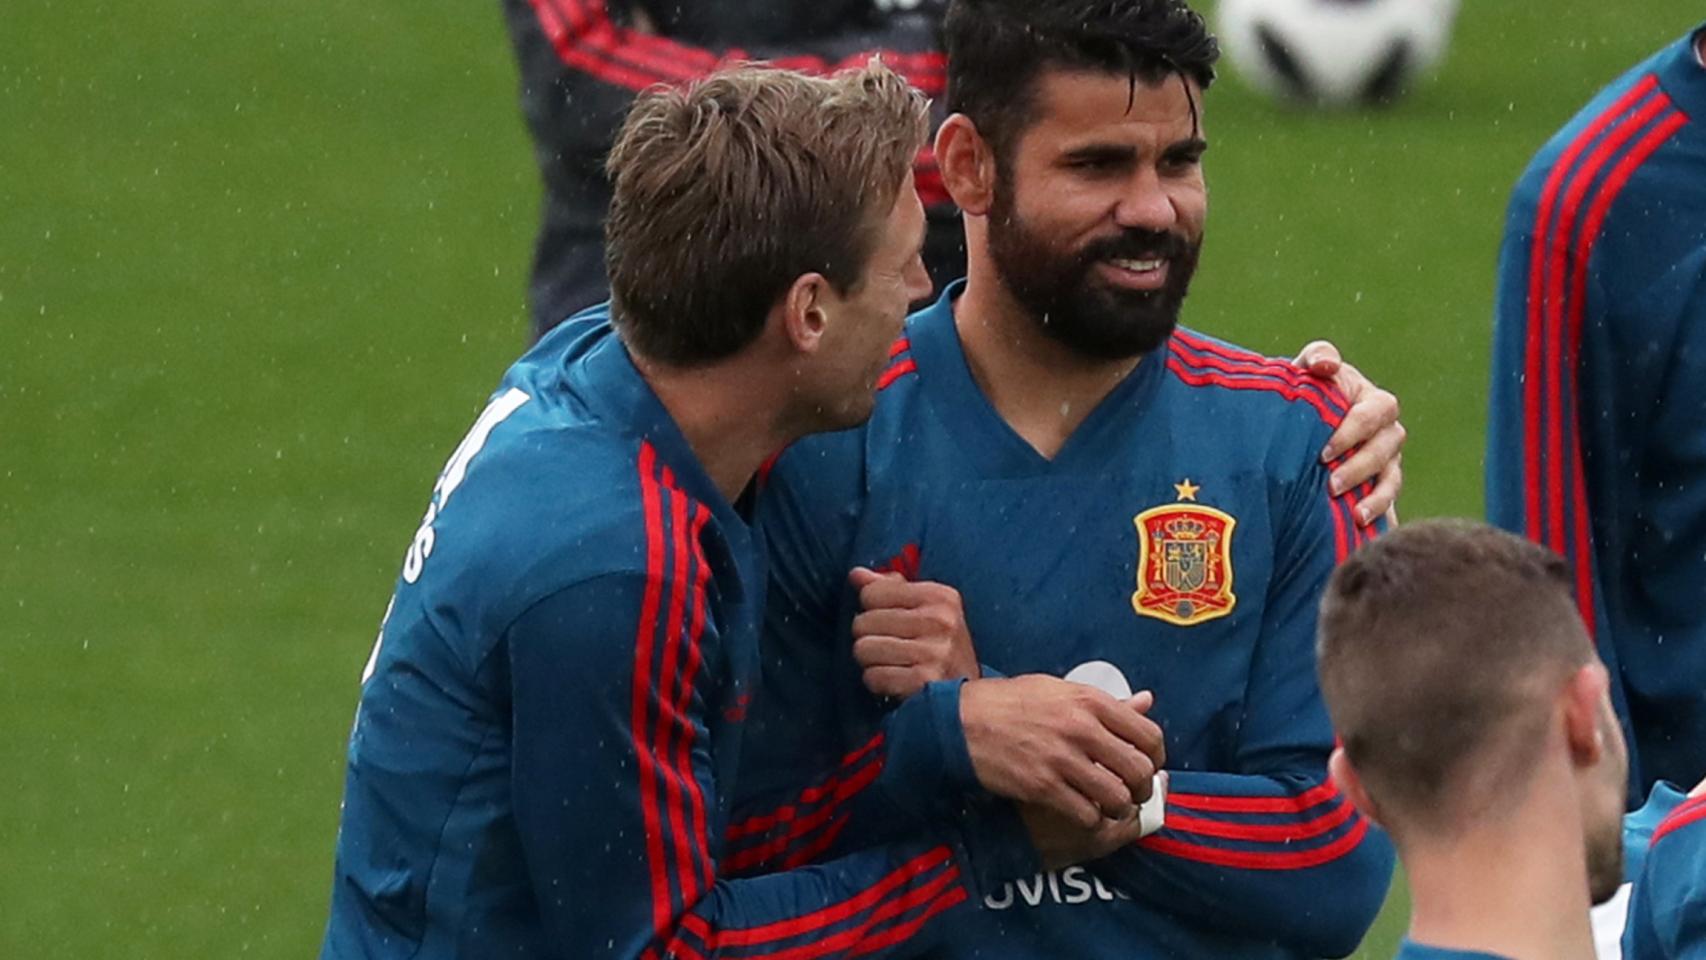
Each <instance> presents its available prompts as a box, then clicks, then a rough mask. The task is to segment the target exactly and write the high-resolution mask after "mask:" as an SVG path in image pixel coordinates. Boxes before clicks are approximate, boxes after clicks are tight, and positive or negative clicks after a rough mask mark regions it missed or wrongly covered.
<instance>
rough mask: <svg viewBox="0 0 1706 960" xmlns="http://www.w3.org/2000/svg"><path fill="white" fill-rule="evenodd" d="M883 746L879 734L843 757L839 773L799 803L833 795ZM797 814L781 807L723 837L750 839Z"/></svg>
mask: <svg viewBox="0 0 1706 960" xmlns="http://www.w3.org/2000/svg"><path fill="white" fill-rule="evenodd" d="M882 745H883V735H882V733H880V732H879V733H878V734H877V735H876V736H873V737H872V738H871V739H869V740H867V741H865V742H864V743H863V744H861V745H860V746H859V747H858V748H857V749H854V750H852V751H851V752H849V753H848V754H847V755H846V756H845V757H842V758H841V762H840V763H839V764H838V765H837V767H836V769H837V771H838V772H837V773H836V774H833V775H831V776H829V777H828V778H826V779H825V780H824V781H823V782H822V783H819V784H815V785H813V786H810V787H807V788H806V789H805V790H803V791H801V793H800V799H799V803H801V804H813V803H816V802H817V801H818V800H819V799H821V798H822V797H824V796H825V795H827V794H830V793H833V792H834V790H835V785H836V784H837V783H839V782H840V778H841V776H843V775H844V774H845V772H846V771H848V770H850V769H852V768H853V767H855V766H857V765H858V764H859V762H860V761H862V760H864V759H865V758H866V757H867V756H869V755H870V754H871V753H872V752H873V751H875V750H877V748H879V747H881V746H882ZM797 814H798V810H797V808H796V807H794V806H793V805H792V804H790V805H788V806H785V807H781V808H779V809H777V810H776V811H774V812H772V813H766V814H760V815H758V816H755V817H748V818H747V819H745V820H742V821H741V822H739V823H737V824H734V825H732V826H730V827H729V828H728V830H726V831H725V832H724V834H723V836H724V837H726V838H727V839H730V840H738V839H740V838H742V837H748V836H751V835H753V834H755V833H763V832H765V831H767V830H769V829H770V828H771V827H774V826H776V825H777V824H780V823H785V822H787V821H788V820H792V819H793V818H794V817H795V816H796V815H797Z"/></svg>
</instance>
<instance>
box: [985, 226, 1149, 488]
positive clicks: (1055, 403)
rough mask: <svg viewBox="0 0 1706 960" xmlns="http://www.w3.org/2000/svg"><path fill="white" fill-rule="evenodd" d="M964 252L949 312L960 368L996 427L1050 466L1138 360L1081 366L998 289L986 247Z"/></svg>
mask: <svg viewBox="0 0 1706 960" xmlns="http://www.w3.org/2000/svg"><path fill="white" fill-rule="evenodd" d="M969 246H971V247H972V248H973V249H974V250H976V251H977V252H975V253H973V254H972V255H971V256H970V258H969V261H970V262H969V263H968V265H967V273H966V289H965V293H963V294H961V296H960V298H959V300H958V301H957V302H956V303H955V305H954V326H955V328H956V329H957V330H958V332H959V336H960V344H961V346H962V348H963V349H964V351H965V356H966V365H967V366H969V367H970V368H971V373H972V377H973V378H974V379H975V380H976V381H977V385H978V387H979V388H980V389H982V391H983V394H984V396H985V397H988V398H989V402H990V405H991V406H993V407H994V408H995V411H996V413H998V414H1000V416H1001V419H1003V420H1005V421H1006V422H1007V425H1008V426H1010V427H1012V428H1013V431H1014V432H1015V433H1017V434H1018V435H1019V436H1020V437H1022V438H1024V440H1025V442H1026V443H1029V444H1030V445H1031V446H1032V447H1033V448H1034V449H1035V450H1036V451H1037V452H1038V453H1040V454H1042V455H1043V456H1044V457H1047V458H1050V459H1052V458H1053V457H1054V455H1055V454H1057V453H1059V452H1060V449H1061V447H1063V446H1065V445H1066V441H1067V440H1068V439H1069V438H1071V436H1072V433H1073V431H1075V430H1077V429H1078V427H1079V425H1080V424H1082V423H1083V422H1084V418H1085V417H1087V416H1089V415H1090V411H1091V410H1094V409H1095V408H1096V405H1097V404H1098V403H1100V402H1101V401H1102V400H1103V398H1105V397H1107V395H1108V394H1109V393H1111V392H1113V389H1114V388H1115V387H1117V386H1119V385H1120V383H1121V381H1123V380H1124V379H1125V378H1126V377H1127V376H1128V375H1129V374H1130V373H1131V372H1132V371H1133V370H1135V369H1136V368H1137V364H1138V361H1140V360H1141V359H1142V358H1141V357H1126V358H1123V359H1119V360H1111V361H1110V360H1091V359H1086V358H1085V357H1083V356H1081V355H1079V354H1077V353H1074V352H1073V351H1072V350H1070V349H1068V348H1067V347H1066V346H1065V345H1063V344H1061V343H1060V342H1059V341H1056V340H1054V339H1052V338H1050V337H1048V336H1046V335H1045V334H1043V332H1042V331H1041V330H1040V329H1039V327H1038V323H1037V319H1036V318H1034V317H1032V316H1030V315H1029V313H1028V312H1027V311H1026V310H1025V308H1024V307H1023V306H1021V305H1020V304H1019V302H1018V301H1017V300H1015V299H1014V298H1013V295H1012V294H1011V293H1010V292H1009V291H1008V290H1007V288H1006V287H1005V286H1003V285H1002V284H1001V282H1000V280H999V278H998V277H997V275H996V272H995V266H994V263H993V262H991V261H990V259H989V256H988V251H987V247H986V246H984V245H980V244H975V243H974V244H970V245H969ZM978 247H983V248H982V249H977V248H978Z"/></svg>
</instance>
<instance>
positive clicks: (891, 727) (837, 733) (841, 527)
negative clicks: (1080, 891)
mask: <svg viewBox="0 0 1706 960" xmlns="http://www.w3.org/2000/svg"><path fill="white" fill-rule="evenodd" d="M861 437H862V434H860V433H857V432H855V433H847V434H841V435H837V436H834V437H829V438H824V439H821V440H812V441H807V442H805V443H802V444H800V445H798V446H796V447H794V448H792V449H791V450H790V451H789V452H788V453H787V454H786V455H784V456H782V457H781V458H780V459H779V461H778V462H777V463H776V464H775V465H773V467H772V468H771V469H770V470H769V471H767V473H766V475H765V481H764V488H763V491H762V493H761V495H760V498H759V510H758V518H759V525H760V527H761V530H762V533H763V535H764V538H765V542H766V544H767V546H768V548H769V553H770V559H771V564H770V583H769V593H768V599H767V609H766V616H765V625H764V639H763V657H762V660H763V666H762V671H761V680H760V686H759V689H758V691H757V693H756V694H755V695H754V697H753V702H752V707H751V710H750V714H749V722H750V732H749V739H748V743H749V745H750V747H751V749H747V750H744V751H743V752H742V758H741V761H742V762H741V768H740V773H739V775H738V776H737V777H736V793H735V797H734V804H733V806H734V814H733V818H732V820H731V825H730V828H729V835H728V841H729V842H728V847H727V851H726V853H725V860H724V865H725V867H726V868H727V869H728V870H729V871H730V872H731V873H732V874H734V875H747V874H750V873H754V872H764V871H769V870H776V869H787V868H790V867H794V866H799V865H801V864H805V863H810V862H816V861H818V860H820V859H821V858H823V857H825V856H833V855H834V854H835V853H837V852H840V851H845V850H850V849H857V848H859V847H861V846H863V845H868V844H873V843H881V842H886V841H888V840H892V839H895V838H901V837H906V836H914V835H918V834H919V833H920V832H921V831H924V832H928V831H929V830H931V829H935V828H934V827H931V826H930V825H931V824H932V823H938V822H941V821H943V820H954V819H958V820H960V821H961V822H965V823H972V824H976V825H977V829H968V830H966V831H965V832H964V835H965V837H966V842H967V843H968V844H969V845H970V846H971V848H972V851H973V860H974V862H975V863H976V864H977V865H978V868H979V870H980V874H979V878H978V879H979V882H980V883H982V882H988V883H995V882H998V881H1000V880H1005V879H1008V878H1010V877H1015V876H1023V875H1026V874H1028V873H1030V872H1031V871H1033V870H1034V869H1035V864H1036V859H1035V854H1034V851H1033V850H1032V848H1031V846H1030V843H1029V839H1028V835H1027V834H1025V833H1024V832H1023V828H1022V826H1021V825H1020V824H1019V823H1018V821H1017V820H1016V819H1015V818H1014V817H1013V816H1011V814H1010V812H1009V811H1007V810H1005V808H1004V807H1003V806H1002V805H1000V804H998V803H996V802H995V801H994V800H993V798H991V797H989V796H987V795H986V794H984V793H983V791H982V789H981V788H980V787H979V785H978V783H977V780H976V777H975V775H974V774H973V772H972V767H971V757H970V755H969V753H968V752H967V749H966V745H965V732H964V730H963V728H962V727H961V725H960V714H959V692H960V684H959V683H958V682H957V681H944V682H938V683H932V684H929V685H927V686H926V687H925V689H924V690H923V691H921V692H920V693H919V694H917V695H915V696H913V697H911V698H908V699H907V700H906V701H905V702H903V703H901V704H900V705H899V706H898V707H896V708H895V709H893V710H890V711H887V712H886V713H884V714H883V715H882V717H881V721H880V726H879V727H878V728H877V732H876V733H875V734H874V735H872V733H871V732H870V730H871V728H870V726H866V725H864V724H865V721H866V719H867V718H866V713H865V712H860V713H859V715H858V717H857V719H854V720H849V718H848V717H846V716H844V710H843V708H842V705H843V703H844V702H845V701H846V700H848V699H850V698H851V699H855V700H856V701H857V702H859V703H866V702H867V701H868V696H867V695H866V694H865V693H864V690H863V688H862V687H860V688H857V689H852V690H846V691H842V690H840V689H839V688H838V687H837V686H836V684H837V683H838V682H842V681H845V680H846V678H849V677H853V678H856V677H857V676H858V671H857V670H856V669H852V668H851V667H849V665H848V662H850V659H851V646H850V641H847V640H845V639H844V638H847V637H849V636H850V633H849V621H848V617H849V614H848V610H847V608H846V605H845V603H844V602H843V601H844V596H845V594H846V592H847V591H848V589H849V588H848V587H847V586H846V578H847V574H848V571H849V569H850V568H851V560H850V556H851V553H852V549H851V547H852V539H853V536H854V529H855V525H856V521H857V516H858V510H859V504H860V502H861V498H860V482H861V479H862V478H861V477H860V476H859V473H858V470H857V464H858V463H859V462H860V460H859V457H858V450H859V444H860V443H861V442H862V440H861ZM844 661H847V662H844ZM855 727H856V728H857V729H858V730H859V731H860V732H859V733H858V734H857V735H854V734H853V733H852V732H851V731H852V730H853V729H854V728H855ZM810 771H819V772H818V773H817V774H815V775H813V774H811V773H809V772H810Z"/></svg>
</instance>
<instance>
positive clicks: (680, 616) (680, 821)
mask: <svg viewBox="0 0 1706 960" xmlns="http://www.w3.org/2000/svg"><path fill="white" fill-rule="evenodd" d="M671 479H672V478H670V477H669V476H668V474H667V471H666V477H665V480H664V483H665V484H666V494H667V496H668V498H669V530H670V554H671V557H672V558H673V560H674V564H673V566H672V569H671V571H670V577H669V612H668V615H667V617H666V618H665V620H664V632H663V634H662V637H661V645H662V647H663V662H662V665H661V666H660V667H659V670H658V684H657V694H658V698H659V703H658V713H659V723H658V725H657V729H656V731H654V733H653V737H652V749H653V751H654V753H655V754H656V756H657V757H658V759H659V761H660V762H661V763H662V764H663V765H664V767H665V770H666V771H667V773H666V775H665V777H664V779H663V787H664V808H665V810H666V811H667V816H668V826H667V829H668V831H669V839H670V842H671V847H672V848H673V851H674V855H675V856H674V869H673V873H674V876H675V882H676V884H677V885H678V886H679V888H680V889H681V893H682V897H681V902H682V904H683V905H686V904H691V903H692V902H693V900H692V899H691V898H690V897H688V895H687V888H688V887H689V886H690V881H689V880H688V877H689V876H690V874H691V868H690V863H691V861H690V858H689V854H688V850H687V822H686V820H687V812H686V807H685V806H684V799H685V798H684V795H683V792H684V791H685V790H686V786H687V785H686V782H685V781H686V780H689V779H692V776H693V773H692V771H691V770H685V771H684V770H682V769H681V768H680V767H678V766H675V765H674V764H673V763H672V762H671V760H670V757H671V754H672V753H673V751H672V750H671V749H670V745H671V741H672V738H673V737H674V736H675V733H676V731H677V730H679V729H680V727H681V725H682V724H683V723H685V722H686V718H685V717H683V716H682V715H681V714H680V713H679V712H677V710H676V702H677V700H678V695H677V692H676V687H677V685H678V684H680V683H681V681H682V679H683V678H682V673H683V671H682V669H681V666H680V662H679V657H680V655H681V644H680V642H679V641H680V639H681V637H682V636H683V630H682V623H683V620H684V619H685V617H686V607H687V497H686V496H684V495H683V494H682V493H680V492H679V491H677V490H672V489H667V485H668V484H669V483H670V480H671Z"/></svg>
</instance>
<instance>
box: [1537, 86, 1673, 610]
mask: <svg viewBox="0 0 1706 960" xmlns="http://www.w3.org/2000/svg"><path fill="white" fill-rule="evenodd" d="M1655 102H1660V103H1664V104H1666V105H1668V104H1669V102H1670V101H1669V99H1668V98H1666V97H1665V96H1664V95H1663V94H1660V95H1659V97H1658V100H1657V101H1655ZM1687 123H1688V117H1687V116H1685V115H1683V114H1682V113H1672V114H1670V115H1669V116H1667V117H1665V118H1664V119H1663V120H1661V121H1660V122H1659V123H1658V124H1657V125H1656V126H1654V127H1653V128H1652V129H1651V130H1649V131H1647V133H1646V135H1645V136H1643V137H1642V138H1641V139H1640V140H1639V141H1638V142H1636V144H1635V147H1634V149H1632V150H1630V151H1629V152H1628V153H1627V154H1625V155H1624V157H1623V159H1622V160H1620V161H1618V163H1617V166H1615V167H1613V168H1612V170H1611V173H1610V175H1609V176H1607V177H1606V179H1605V183H1604V184H1602V185H1601V187H1600V189H1599V193H1598V195H1597V196H1595V197H1594V201H1593V204H1592V206H1590V207H1589V208H1588V215H1587V219H1586V220H1585V221H1584V222H1583V224H1582V232H1581V239H1580V241H1579V242H1578V243H1576V244H1575V245H1574V246H1575V257H1574V262H1573V263H1572V264H1571V271H1572V273H1573V277H1572V279H1573V281H1574V283H1573V285H1572V288H1571V291H1570V304H1569V306H1570V314H1569V329H1568V332H1567V338H1566V341H1565V343H1566V346H1567V352H1566V353H1565V354H1564V367H1565V370H1566V372H1567V376H1568V377H1569V384H1570V396H1571V398H1576V397H1577V394H1576V385H1577V381H1578V379H1579V376H1578V367H1579V365H1580V364H1579V360H1580V357H1581V344H1582V320H1583V317H1584V316H1585V315H1586V313H1587V299H1588V290H1587V286H1588V261H1589V260H1590V258H1592V256H1593V250H1594V247H1595V246H1596V245H1597V243H1598V241H1599V236H1600V232H1601V231H1602V230H1603V229H1604V227H1605V218H1606V217H1607V216H1608V215H1609V214H1610V212H1611V205H1612V204H1613V203H1614V202H1616V200H1617V197H1618V195H1619V194H1621V193H1622V192H1623V188H1624V187H1626V186H1628V185H1629V180H1630V178H1631V177H1633V176H1634V175H1635V171H1636V170H1638V169H1640V167H1641V165H1642V164H1644V163H1646V162H1647V160H1648V159H1649V158H1650V157H1652V155H1653V154H1654V153H1655V152H1656V151H1657V150H1658V149H1659V147H1661V146H1663V145H1664V143H1665V142H1666V141H1667V140H1669V139H1670V138H1671V136H1672V135H1674V134H1675V133H1676V132H1677V131H1678V130H1680V129H1682V127H1683V126H1684V125H1686V124H1687ZM1577 403H1578V404H1579V403H1580V401H1579V400H1577ZM1572 412H1573V411H1572ZM1577 429H1578V430H1579V429H1580V427H1579V425H1578V427H1577ZM1575 439H1576V442H1575V443H1573V444H1571V447H1570V495H1571V504H1572V508H1573V513H1574V519H1575V523H1574V524H1573V528H1574V529H1573V533H1574V541H1575V542H1574V544H1573V547H1574V550H1573V552H1572V553H1571V554H1570V559H1571V562H1572V565H1573V566H1574V567H1575V568H1576V600H1577V603H1578V604H1579V605H1580V607H1581V612H1582V619H1583V620H1584V621H1586V623H1587V624H1588V629H1589V631H1590V632H1591V631H1592V630H1593V627H1594V590H1593V551H1592V548H1591V542H1592V533H1591V529H1590V527H1589V515H1588V497H1587V480H1586V477H1585V476H1584V474H1583V469H1582V443H1581V438H1580V437H1579V436H1577V437H1576V438H1575ZM1559 509H1561V507H1560V508H1559Z"/></svg>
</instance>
